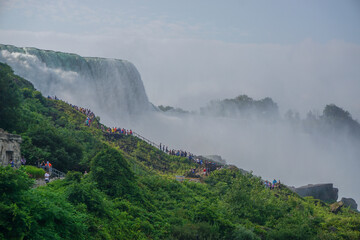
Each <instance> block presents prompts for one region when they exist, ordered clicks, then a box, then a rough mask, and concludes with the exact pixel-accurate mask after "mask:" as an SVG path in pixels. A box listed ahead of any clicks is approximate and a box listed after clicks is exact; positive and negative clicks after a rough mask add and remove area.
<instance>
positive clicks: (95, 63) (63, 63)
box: [0, 44, 151, 125]
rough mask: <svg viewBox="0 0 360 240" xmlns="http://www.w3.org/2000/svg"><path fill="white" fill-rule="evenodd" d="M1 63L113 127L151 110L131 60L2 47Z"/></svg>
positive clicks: (46, 93) (42, 89)
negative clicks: (89, 111)
mask: <svg viewBox="0 0 360 240" xmlns="http://www.w3.org/2000/svg"><path fill="white" fill-rule="evenodd" d="M0 62H4V63H6V64H8V65H10V66H11V67H12V68H13V69H14V72H15V73H16V74H18V75H19V76H21V77H23V78H25V79H27V80H29V81H31V82H32V83H33V84H34V86H35V87H36V88H37V89H38V90H40V91H41V92H42V93H43V94H44V95H45V96H47V95H50V96H55V95H56V96H57V97H58V98H60V99H63V100H65V101H68V102H70V103H73V104H76V105H79V106H82V107H86V108H90V109H91V110H92V111H94V112H95V114H96V115H100V116H101V118H102V122H105V123H107V124H110V125H114V124H116V123H118V122H119V119H123V120H124V119H129V118H130V119H131V117H132V116H135V115H137V114H140V113H143V112H145V111H148V110H149V109H151V104H150V102H149V101H148V98H147V95H146V92H145V88H144V85H143V83H142V80H141V77H140V74H139V72H138V71H137V69H136V68H135V66H134V65H133V64H132V63H130V62H128V61H124V60H118V59H105V58H90V57H81V56H79V55H76V54H70V53H62V52H54V51H48V50H40V49H36V48H18V47H14V46H10V45H1V44H0Z"/></svg>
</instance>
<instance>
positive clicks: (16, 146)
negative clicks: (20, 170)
mask: <svg viewBox="0 0 360 240" xmlns="http://www.w3.org/2000/svg"><path fill="white" fill-rule="evenodd" d="M21 141H22V140H21V136H19V135H15V134H10V133H7V132H5V131H4V130H3V129H1V128H0V165H1V166H7V165H9V163H10V162H11V160H13V161H14V165H15V167H19V166H20V165H21V163H20V159H21V153H20V143H21Z"/></svg>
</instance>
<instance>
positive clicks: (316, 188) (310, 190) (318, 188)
mask: <svg viewBox="0 0 360 240" xmlns="http://www.w3.org/2000/svg"><path fill="white" fill-rule="evenodd" d="M338 191H339V190H338V189H337V188H334V187H333V184H332V183H325V184H308V185H306V186H302V187H299V188H295V192H296V193H297V194H299V195H300V196H302V197H307V196H312V197H314V198H315V199H320V200H322V201H325V202H336V201H337V199H338Z"/></svg>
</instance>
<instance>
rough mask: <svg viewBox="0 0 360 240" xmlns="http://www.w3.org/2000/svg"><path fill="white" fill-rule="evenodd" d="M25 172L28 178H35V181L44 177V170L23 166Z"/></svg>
mask: <svg viewBox="0 0 360 240" xmlns="http://www.w3.org/2000/svg"><path fill="white" fill-rule="evenodd" d="M25 172H26V173H27V174H29V176H30V178H36V179H37V178H42V177H44V174H45V170H44V169H42V168H37V167H35V166H30V165H27V166H25Z"/></svg>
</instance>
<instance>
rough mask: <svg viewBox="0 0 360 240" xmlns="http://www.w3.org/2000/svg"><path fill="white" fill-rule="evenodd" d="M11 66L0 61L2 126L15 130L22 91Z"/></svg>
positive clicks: (0, 117) (0, 115) (0, 122)
mask: <svg viewBox="0 0 360 240" xmlns="http://www.w3.org/2000/svg"><path fill="white" fill-rule="evenodd" d="M12 73H13V72H12V70H11V68H10V67H9V66H8V65H6V64H3V63H0V128H3V129H6V130H14V127H15V126H16V123H17V121H18V118H19V110H18V109H19V104H20V101H21V98H20V92H19V89H18V88H17V86H16V84H15V81H14V80H13V78H12V77H11V75H12Z"/></svg>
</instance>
